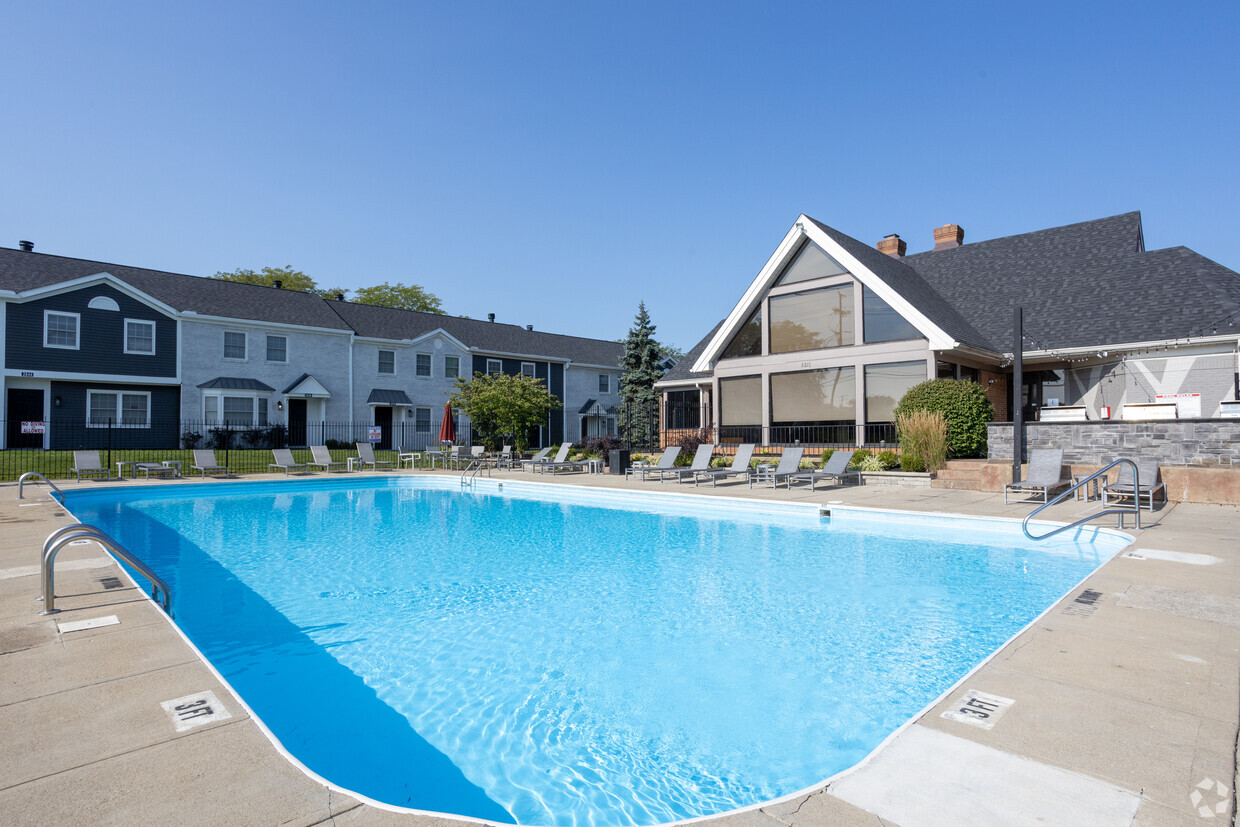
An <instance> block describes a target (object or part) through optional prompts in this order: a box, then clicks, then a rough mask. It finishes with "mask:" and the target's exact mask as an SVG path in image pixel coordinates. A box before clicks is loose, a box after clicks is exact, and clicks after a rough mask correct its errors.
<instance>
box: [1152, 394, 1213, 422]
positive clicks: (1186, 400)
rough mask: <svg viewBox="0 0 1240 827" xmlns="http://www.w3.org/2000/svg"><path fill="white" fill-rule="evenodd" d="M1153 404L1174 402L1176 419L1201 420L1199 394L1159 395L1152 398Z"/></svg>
mask: <svg viewBox="0 0 1240 827" xmlns="http://www.w3.org/2000/svg"><path fill="white" fill-rule="evenodd" d="M1154 401H1155V402H1174V403H1175V415H1176V418H1177V419H1201V394H1199V393H1160V394H1156V395H1155V396H1154Z"/></svg>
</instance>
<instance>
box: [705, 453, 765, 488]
mask: <svg viewBox="0 0 1240 827" xmlns="http://www.w3.org/2000/svg"><path fill="white" fill-rule="evenodd" d="M754 447H755V446H754V444H753V443H752V442H746V443H745V444H743V445H738V446H736V456H734V457H732V465H731V466H729V467H727V468H708V469H706V470H705V471H699V472H698V473H696V474H694V475H693V487H694V488H696V487H697V484H698V483H699V482H704V481H706V480H710V486H711V488H714V487H715V483H717V482H719V480H726V479H727V478H728V477H747V476H749V460H751V459H753V449H754Z"/></svg>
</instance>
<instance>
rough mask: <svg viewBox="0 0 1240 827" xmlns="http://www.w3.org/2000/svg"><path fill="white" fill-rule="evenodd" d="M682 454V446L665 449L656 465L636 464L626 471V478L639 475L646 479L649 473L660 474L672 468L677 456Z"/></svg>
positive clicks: (638, 476) (639, 477) (640, 477)
mask: <svg viewBox="0 0 1240 827" xmlns="http://www.w3.org/2000/svg"><path fill="white" fill-rule="evenodd" d="M678 456H680V446H679V445H673V446H671V447H670V448H665V449H664V450H663V455H662V456H660V457H659V461H658V462H657V463H655V464H654V465H634V466H631V467H630V468H628V469H627V470H626V471H625V472H624V478H625V479H628V478H629V477H637V478H638V479H640V480H643V481H644V480H645V479H646V475H648V474H660V473H662V472H664V471H667V470H670V469H671V468H672V466H673V465H674V464H675V462H676V457H678Z"/></svg>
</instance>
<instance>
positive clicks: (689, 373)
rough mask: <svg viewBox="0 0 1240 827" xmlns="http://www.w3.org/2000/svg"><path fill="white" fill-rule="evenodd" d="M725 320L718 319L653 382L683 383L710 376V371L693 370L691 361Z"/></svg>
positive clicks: (693, 360)
mask: <svg viewBox="0 0 1240 827" xmlns="http://www.w3.org/2000/svg"><path fill="white" fill-rule="evenodd" d="M726 321H727V319H720V320H719V322H718V323H717V324H716V325H715V326H714V327H712V328H711V329H710V332H709V333H707V334H706V335H705V336H703V337H702V340H701V341H700V342H698V343H697V344H696V345H694V346H693V347H691V348H689V350H688V352H687V353H685V355H684V356H683V357H682V358H681V360H680V361H679V362H677V363H676V364H675V365H673V366H672V369H671V370H669V371H668V372H667V373H665V374H663V378H661V379H660V380H659V381H658V382H655V384H656V385H660V384H663V383H668V384H671V383H685V382H691V381H693V380H694V379H706V378H709V377H710V376H711V372H710V371H694V370H693V363H694V362H696V361H697V360H698V357H699V356H701V355H702V351H704V350H706V346H707V345H708V344H710V340H711V339H713V338H715V334H716V333H717V332H719V328H721V327H723V323H724V322H726Z"/></svg>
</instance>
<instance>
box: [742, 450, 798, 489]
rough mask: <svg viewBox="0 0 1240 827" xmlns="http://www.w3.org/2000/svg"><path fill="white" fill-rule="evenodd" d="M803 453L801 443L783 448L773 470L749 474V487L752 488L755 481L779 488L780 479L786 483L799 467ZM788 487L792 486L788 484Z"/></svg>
mask: <svg viewBox="0 0 1240 827" xmlns="http://www.w3.org/2000/svg"><path fill="white" fill-rule="evenodd" d="M804 453H805V448H804V446H801V445H798V446H797V447H795V448H785V449H784V453H783V455H782V456H780V458H779V464H778V465H776V466H775V469H774V470H773V471H767V472H766V473H753V474H750V475H749V487H750V488H753V484H754V483H755V482H757V483H759V484H761V485H767V486H770V487H771V488H779V481H780V480H783V481H784V485H788V479H789V478H790V477H791V476H792V475H793V474H796V473H797V472H798V470H799V469H800V467H801V456H802V455H803V454H804ZM788 487H789V488H791V487H792V486H790V485H789V486H788Z"/></svg>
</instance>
